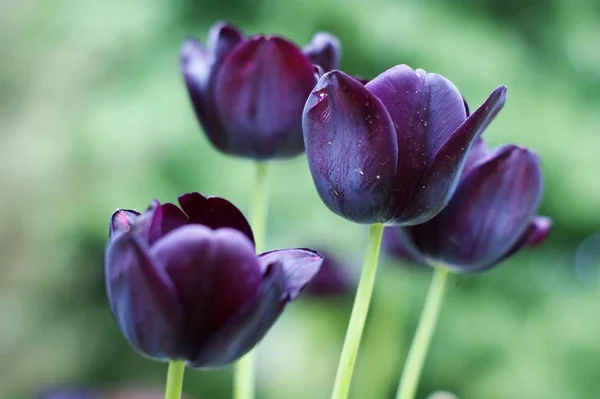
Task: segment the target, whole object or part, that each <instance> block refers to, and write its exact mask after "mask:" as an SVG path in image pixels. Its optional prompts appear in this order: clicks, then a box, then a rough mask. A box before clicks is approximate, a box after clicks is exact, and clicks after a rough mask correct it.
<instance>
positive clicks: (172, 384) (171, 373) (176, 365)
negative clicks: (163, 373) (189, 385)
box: [165, 361, 185, 399]
mask: <svg viewBox="0 0 600 399" xmlns="http://www.w3.org/2000/svg"><path fill="white" fill-rule="evenodd" d="M184 372H185V363H184V362H181V361H172V362H170V363H169V370H168V371H167V387H166V388H165V399H181V392H182V389H183V373H184Z"/></svg>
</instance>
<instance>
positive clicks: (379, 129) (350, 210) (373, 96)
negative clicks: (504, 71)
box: [303, 65, 506, 225]
mask: <svg viewBox="0 0 600 399" xmlns="http://www.w3.org/2000/svg"><path fill="white" fill-rule="evenodd" d="M505 96H506V87H504V86H500V87H498V88H497V89H496V90H494V91H493V92H492V94H491V95H490V96H489V97H488V99H487V100H486V101H485V102H484V103H483V104H482V105H481V106H480V107H479V108H478V109H476V110H475V111H474V112H473V113H472V114H471V115H467V109H466V106H465V102H464V101H463V98H462V96H461V94H460V92H459V91H458V89H457V88H456V87H455V86H454V85H453V84H452V82H450V81H449V80H448V79H446V78H444V77H443V76H441V75H437V74H434V73H426V72H425V71H423V70H420V69H417V70H416V71H413V70H412V69H411V68H410V67H408V66H406V65H399V66H396V67H394V68H391V69H389V70H388V71H386V72H384V73H382V74H381V75H379V76H377V77H376V78H375V79H373V80H371V81H369V82H368V83H366V84H363V83H361V82H360V81H358V80H356V79H354V78H352V77H350V76H348V75H346V74H344V73H343V72H340V71H331V72H329V73H326V74H325V75H323V76H322V77H321V78H320V79H319V82H318V83H317V86H316V87H315V88H314V90H313V91H312V93H311V95H310V97H309V98H308V101H307V102H306V105H305V108H304V116H303V129H304V143H305V147H306V152H307V157H308V163H309V166H310V170H311V173H312V176H313V180H314V182H315V185H316V188H317V191H318V192H319V195H320V197H321V199H322V200H323V202H324V203H325V205H327V207H328V208H329V209H330V210H332V211H333V212H335V213H336V214H338V215H340V216H342V217H344V218H346V219H348V220H350V221H353V222H357V223H368V224H371V223H387V224H397V225H414V224H418V223H423V222H425V221H427V220H429V219H431V218H432V217H434V216H435V215H436V214H437V213H439V212H440V211H441V210H442V209H443V208H444V206H445V205H446V204H447V202H448V201H449V199H450V197H451V195H452V193H453V191H454V188H455V186H456V183H457V181H458V177H459V176H460V173H461V170H462V168H463V166H464V163H465V159H466V155H467V153H468V151H469V148H470V147H471V145H472V143H473V142H474V141H475V140H476V139H477V138H478V137H479V136H480V135H481V134H482V133H483V131H484V129H485V128H486V127H487V126H488V124H489V123H490V122H491V121H492V120H493V119H494V117H495V116H496V114H497V113H498V112H499V111H500V109H501V108H502V107H503V105H504V101H505Z"/></svg>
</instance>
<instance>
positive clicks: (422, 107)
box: [365, 65, 429, 221]
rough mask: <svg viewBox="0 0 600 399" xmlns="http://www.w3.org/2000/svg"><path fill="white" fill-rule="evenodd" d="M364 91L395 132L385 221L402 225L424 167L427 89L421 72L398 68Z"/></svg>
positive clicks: (427, 107) (378, 77) (399, 66)
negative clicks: (378, 102) (374, 99)
mask: <svg viewBox="0 0 600 399" xmlns="http://www.w3.org/2000/svg"><path fill="white" fill-rule="evenodd" d="M365 87H366V88H367V89H368V90H369V91H370V92H371V93H373V94H374V95H375V96H376V97H377V98H379V99H380V100H381V101H382V102H383V104H384V106H385V108H386V109H387V111H388V112H389V114H390V117H391V119H392V121H393V125H394V128H395V133H396V137H397V146H398V157H397V174H396V179H395V182H394V191H393V193H392V196H391V198H390V206H389V211H388V215H387V217H386V219H387V220H391V221H396V220H401V221H403V218H402V216H401V215H402V213H403V212H404V211H405V210H406V207H407V206H408V205H409V204H410V201H411V199H412V197H413V195H414V191H415V186H416V185H417V183H418V182H419V179H420V178H421V176H422V175H423V173H424V172H425V170H426V168H427V163H428V162H427V152H426V147H427V120H428V118H429V86H427V85H426V83H425V72H424V71H422V70H418V71H416V72H415V71H413V70H412V69H411V68H410V67H408V66H406V65H398V66H396V67H393V68H391V69H389V70H387V71H386V72H384V73H382V74H381V75H379V76H377V77H376V78H375V79H373V80H371V81H370V82H368V83H367V84H366V85H365Z"/></svg>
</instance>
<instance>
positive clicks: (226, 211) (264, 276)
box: [105, 193, 322, 368]
mask: <svg viewBox="0 0 600 399" xmlns="http://www.w3.org/2000/svg"><path fill="white" fill-rule="evenodd" d="M179 204H180V206H181V209H180V208H178V207H177V206H176V205H174V204H170V203H166V204H160V203H159V202H158V201H154V202H152V204H151V205H150V207H149V208H148V209H147V210H146V211H145V212H143V213H141V214H140V213H138V212H135V211H131V210H118V211H117V212H115V213H114V214H113V216H112V218H111V222H110V235H109V240H108V244H107V247H106V257H105V274H106V289H107V294H108V299H109V302H110V307H111V310H112V313H113V315H114V318H115V320H116V322H117V325H118V326H119V328H120V330H121V332H122V333H123V335H124V336H125V337H126V338H127V340H128V341H129V342H130V343H131V345H132V346H133V347H134V348H135V349H137V351H139V352H140V353H142V354H144V355H146V356H148V357H150V358H154V359H158V360H184V361H186V362H187V364H188V365H189V366H191V367H196V368H205V367H218V366H223V365H226V364H228V363H230V362H233V361H235V360H237V359H238V358H240V357H241V356H243V355H244V354H245V353H247V352H248V351H249V350H250V349H252V347H254V346H255V345H256V344H257V343H258V341H259V340H260V339H262V337H263V336H264V335H265V334H266V332H267V331H268V329H269V328H270V327H271V326H272V325H273V323H274V322H275V321H276V320H277V318H278V317H279V315H280V314H281V312H282V311H283V309H284V308H285V306H286V305H287V304H288V303H289V302H290V301H292V300H294V299H295V298H296V297H297V296H298V294H299V293H300V291H301V290H302V289H303V288H304V287H305V286H306V285H307V284H308V283H309V282H310V280H311V278H312V277H313V276H314V275H315V274H316V273H317V272H318V270H319V267H320V265H321V262H322V256H321V255H319V254H318V253H316V252H313V251H310V250H306V249H284V250H278V251H271V252H267V253H264V254H261V255H258V256H257V255H256V253H255V249H254V241H253V235H252V230H251V229H250V226H249V225H248V222H247V221H246V219H245V217H244V216H243V215H242V213H241V212H240V211H239V210H238V209H237V208H236V207H235V206H234V205H232V204H231V203H230V202H228V201H226V200H224V199H222V198H218V197H208V198H207V197H204V196H203V195H201V194H199V193H190V194H185V195H183V196H181V197H179Z"/></svg>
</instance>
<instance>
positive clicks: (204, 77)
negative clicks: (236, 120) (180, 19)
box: [180, 38, 229, 152]
mask: <svg viewBox="0 0 600 399" xmlns="http://www.w3.org/2000/svg"><path fill="white" fill-rule="evenodd" d="M180 57H181V68H182V70H183V77H184V80H185V84H186V86H187V89H188V93H189V95H190V99H191V100H192V105H193V106H194V111H195V113H196V117H197V118H198V120H199V121H200V124H201V125H202V128H203V130H204V133H205V134H206V136H207V137H208V139H209V140H210V141H211V142H212V144H213V145H214V146H215V147H216V148H218V149H220V150H222V151H225V152H226V151H227V150H228V148H229V147H228V143H227V137H226V136H225V134H224V132H223V129H222V126H221V123H220V121H219V118H218V116H217V114H216V112H215V106H214V101H213V96H212V83H211V82H212V80H213V79H214V74H215V70H216V69H217V68H216V65H215V57H214V55H213V54H212V53H210V52H208V51H206V50H205V49H204V48H203V47H202V45H201V44H200V43H199V42H197V41H196V40H194V39H191V38H188V39H186V40H185V41H184V42H183V43H182V45H181V50H180Z"/></svg>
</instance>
